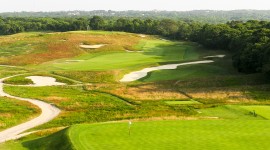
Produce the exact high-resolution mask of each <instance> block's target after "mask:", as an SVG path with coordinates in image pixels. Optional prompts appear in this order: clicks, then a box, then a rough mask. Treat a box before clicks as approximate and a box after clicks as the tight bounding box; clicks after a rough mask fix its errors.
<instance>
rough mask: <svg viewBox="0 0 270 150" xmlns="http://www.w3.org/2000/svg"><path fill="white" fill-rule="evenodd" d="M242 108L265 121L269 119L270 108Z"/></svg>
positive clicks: (254, 106)
mask: <svg viewBox="0 0 270 150" xmlns="http://www.w3.org/2000/svg"><path fill="white" fill-rule="evenodd" d="M241 107H242V108H244V109H246V110H249V111H250V112H254V111H255V113H256V114H257V115H260V116H262V117H264V118H266V119H270V106H256V105H253V106H241Z"/></svg>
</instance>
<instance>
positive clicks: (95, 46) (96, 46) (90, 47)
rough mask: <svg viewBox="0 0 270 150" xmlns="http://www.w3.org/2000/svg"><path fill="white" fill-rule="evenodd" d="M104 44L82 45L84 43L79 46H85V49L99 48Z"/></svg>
mask: <svg viewBox="0 0 270 150" xmlns="http://www.w3.org/2000/svg"><path fill="white" fill-rule="evenodd" d="M105 45H106V44H98V45H84V44H81V45H80V47H81V48H85V49H97V48H101V47H103V46H105Z"/></svg>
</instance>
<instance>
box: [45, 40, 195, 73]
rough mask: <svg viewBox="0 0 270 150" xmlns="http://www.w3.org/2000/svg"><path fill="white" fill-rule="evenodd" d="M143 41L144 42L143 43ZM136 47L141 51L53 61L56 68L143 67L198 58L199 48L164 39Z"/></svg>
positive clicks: (96, 54)
mask: <svg viewBox="0 0 270 150" xmlns="http://www.w3.org/2000/svg"><path fill="white" fill-rule="evenodd" d="M142 43H143V44H142ZM142 43H140V44H139V45H138V46H135V49H137V50H142V51H143V53H140V52H134V53H129V52H113V53H112V52H99V53H90V54H86V55H82V56H80V57H76V58H73V59H74V60H82V61H79V62H66V60H62V61H54V62H51V64H50V63H49V64H47V63H46V65H49V66H50V65H51V66H52V68H54V69H55V70H57V69H59V70H61V69H63V70H76V71H78V70H84V71H86V70H98V71H101V70H103V71H104V70H115V69H129V70H134V69H135V68H143V67H144V66H151V65H157V63H159V62H168V61H183V60H190V59H197V58H198V56H199V54H198V49H199V48H197V47H196V46H193V45H186V44H185V42H169V41H166V42H165V41H162V40H143V42H142Z"/></svg>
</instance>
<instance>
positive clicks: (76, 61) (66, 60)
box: [66, 60, 84, 62]
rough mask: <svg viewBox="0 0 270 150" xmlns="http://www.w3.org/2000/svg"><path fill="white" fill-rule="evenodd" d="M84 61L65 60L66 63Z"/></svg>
mask: <svg viewBox="0 0 270 150" xmlns="http://www.w3.org/2000/svg"><path fill="white" fill-rule="evenodd" d="M82 61H84V60H66V62H82Z"/></svg>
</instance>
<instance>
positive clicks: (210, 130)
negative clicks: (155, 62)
mask: <svg viewBox="0 0 270 150" xmlns="http://www.w3.org/2000/svg"><path fill="white" fill-rule="evenodd" d="M268 132H270V122H269V121H222V120H219V121H216V120H215V121H214V120H196V121H156V122H134V123H133V124H132V125H131V135H129V130H128V123H107V124H94V125H76V126H73V127H71V128H70V129H69V133H68V134H69V136H70V139H71V142H72V144H74V147H75V148H76V149H80V150H92V149H93V150H94V149H107V150H109V149H118V150H121V149H123V150H127V149H129V150H137V149H142V150H148V149H149V150H150V149H151V150H152V149H155V150H159V149H160V150H161V149H162V150H165V149H166V150H175V149H198V150H199V149H207V150H216V149H223V150H226V149H228V150H231V149H239V150H240V149H243V150H254V149H268V148H269V146H270V143H269V138H270V135H269V134H265V133H268Z"/></svg>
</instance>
